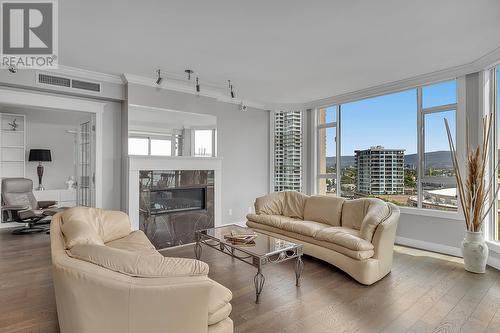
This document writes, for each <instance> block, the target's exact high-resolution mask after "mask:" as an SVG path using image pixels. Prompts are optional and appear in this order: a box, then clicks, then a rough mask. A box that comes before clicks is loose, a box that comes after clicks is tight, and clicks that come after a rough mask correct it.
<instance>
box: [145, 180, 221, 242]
mask: <svg viewBox="0 0 500 333" xmlns="http://www.w3.org/2000/svg"><path fill="white" fill-rule="evenodd" d="M139 181H140V192H139V195H140V198H139V200H140V202H139V207H140V214H139V227H140V229H141V230H143V231H144V233H145V234H146V236H147V237H148V238H149V239H150V240H151V242H152V243H153V244H154V245H155V246H156V248H158V249H161V248H166V247H171V246H176V245H182V244H187V243H192V242H194V232H195V230H197V229H204V228H210V227H213V226H214V172H213V171H212V170H168V171H146V170H143V171H140V173H139Z"/></svg>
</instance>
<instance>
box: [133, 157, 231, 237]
mask: <svg viewBox="0 0 500 333" xmlns="http://www.w3.org/2000/svg"><path fill="white" fill-rule="evenodd" d="M127 167H128V179H127V188H128V191H127V195H128V198H127V199H126V203H127V213H128V214H129V216H130V220H131V223H132V229H134V230H138V229H139V171H141V170H153V171H154V170H213V171H214V178H215V179H214V183H215V190H214V196H215V206H214V216H215V225H216V226H217V225H220V224H223V223H222V221H221V184H222V183H221V170H222V159H221V158H220V157H187V156H178V157H163V156H129V157H128V160H127Z"/></svg>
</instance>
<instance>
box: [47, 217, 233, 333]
mask: <svg viewBox="0 0 500 333" xmlns="http://www.w3.org/2000/svg"><path fill="white" fill-rule="evenodd" d="M50 237H51V251H52V265H53V276H54V287H55V293H56V302H57V312H58V318H59V326H60V329H61V332H62V333H99V332H103V333H122V332H129V333H142V332H148V333H155V332H158V333H160V332H161V333H166V332H168V333H175V332H178V333H184V332H208V333H231V332H233V322H232V321H231V319H230V318H229V314H230V312H231V304H230V303H229V302H230V300H231V298H232V294H231V291H229V289H227V288H225V287H224V286H222V285H220V284H218V283H217V282H215V281H213V280H211V279H209V278H208V277H207V274H208V265H207V264H205V263H203V262H201V261H198V260H194V259H182V258H166V257H163V256H162V255H161V254H160V253H159V252H157V251H156V250H155V248H154V246H153V245H152V244H151V243H150V242H149V240H148V239H147V238H146V236H145V235H144V233H143V232H142V231H131V230H130V222H129V219H128V216H127V215H126V214H124V213H122V212H113V211H105V210H101V209H95V208H84V207H77V208H72V209H68V210H66V211H64V212H62V213H58V214H56V215H55V216H54V218H53V220H52V224H51V234H50Z"/></svg>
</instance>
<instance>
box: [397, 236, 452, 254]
mask: <svg viewBox="0 0 500 333" xmlns="http://www.w3.org/2000/svg"><path fill="white" fill-rule="evenodd" d="M396 244H399V245H405V246H410V247H414V248H417V249H421V250H426V251H431V252H437V253H442V254H448V255H450V256H455V257H462V253H461V251H460V249H459V248H458V247H454V246H449V245H443V244H437V243H431V242H426V241H423V240H419V239H413V238H406V237H400V236H397V237H396Z"/></svg>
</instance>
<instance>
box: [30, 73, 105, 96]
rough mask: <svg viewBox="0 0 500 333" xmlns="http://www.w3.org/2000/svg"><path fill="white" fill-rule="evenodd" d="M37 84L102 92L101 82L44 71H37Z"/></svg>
mask: <svg viewBox="0 0 500 333" xmlns="http://www.w3.org/2000/svg"><path fill="white" fill-rule="evenodd" d="M37 78H38V79H37V83H38V84H48V85H51V86H58V87H63V88H69V89H79V90H86V91H91V92H97V93H100V92H102V87H101V83H96V82H89V81H82V80H76V79H72V78H70V77H64V76H57V75H52V74H46V73H38V75H37Z"/></svg>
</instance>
